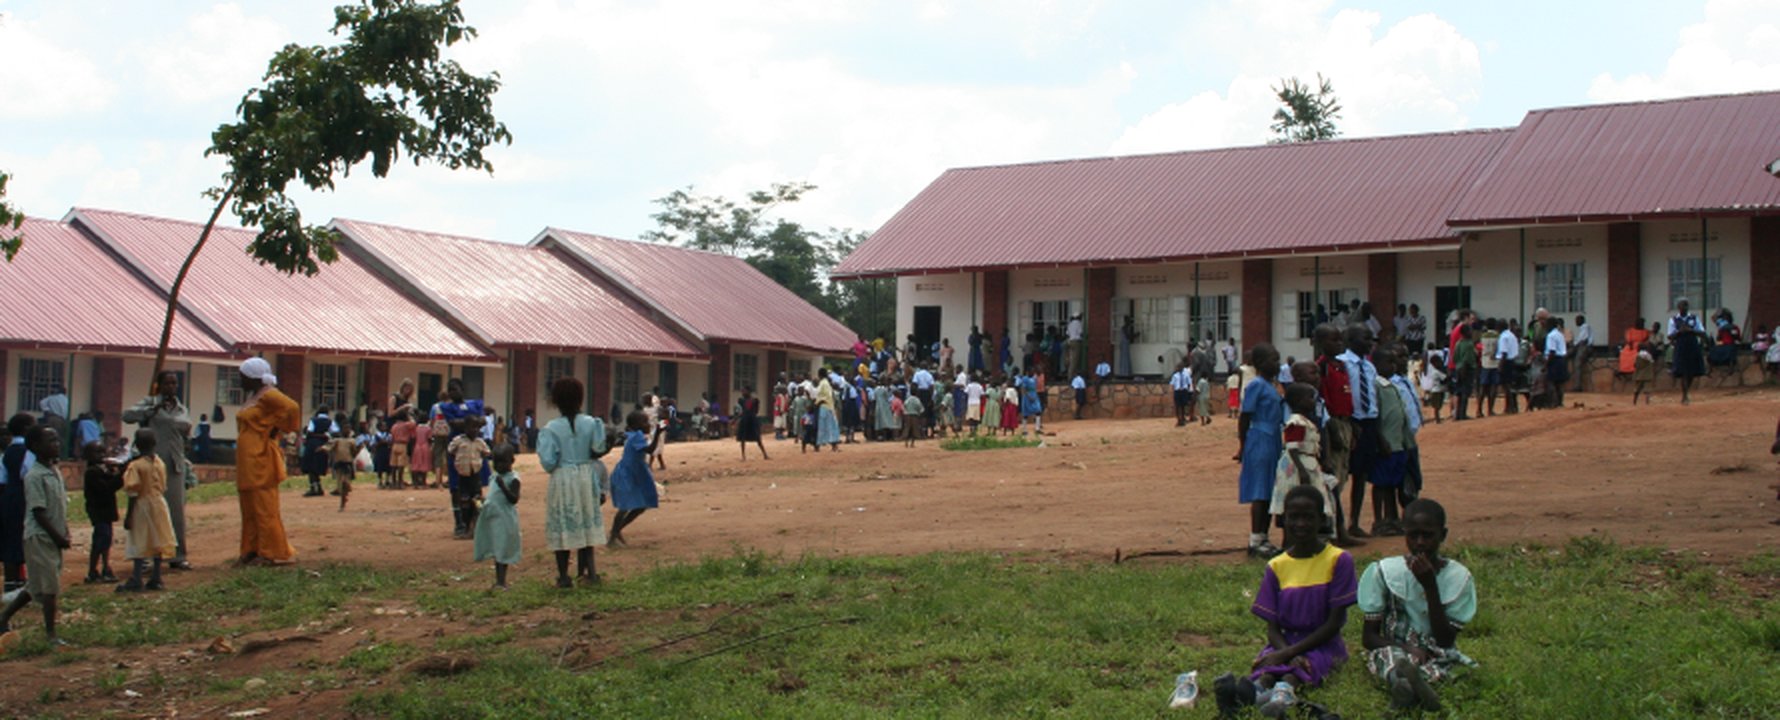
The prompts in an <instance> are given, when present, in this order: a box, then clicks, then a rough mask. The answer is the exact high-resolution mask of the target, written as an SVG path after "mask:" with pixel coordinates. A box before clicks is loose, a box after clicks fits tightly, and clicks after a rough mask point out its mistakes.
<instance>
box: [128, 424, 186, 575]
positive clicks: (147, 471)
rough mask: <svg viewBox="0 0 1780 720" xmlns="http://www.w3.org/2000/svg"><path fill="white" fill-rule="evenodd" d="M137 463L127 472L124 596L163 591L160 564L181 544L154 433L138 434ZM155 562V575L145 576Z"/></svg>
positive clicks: (144, 430) (164, 467) (165, 468)
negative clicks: (127, 573)
mask: <svg viewBox="0 0 1780 720" xmlns="http://www.w3.org/2000/svg"><path fill="white" fill-rule="evenodd" d="M135 444H136V452H137V453H140V454H139V455H137V457H136V459H135V460H131V461H130V464H129V465H128V466H126V467H125V468H124V494H125V495H128V496H130V505H129V508H128V509H126V510H125V511H124V557H126V558H129V559H130V564H131V569H130V579H129V580H125V581H124V582H123V583H122V584H120V585H118V586H117V591H118V592H122V593H132V592H142V591H143V590H159V589H161V587H162V585H161V561H162V560H167V559H171V558H172V557H173V552H174V550H175V549H176V546H177V545H178V541H177V540H176V539H175V537H174V535H173V516H172V515H171V514H169V513H168V512H167V500H166V498H164V497H162V495H164V494H165V493H166V492H167V465H166V463H163V462H161V458H160V457H159V456H157V455H155V433H154V430H152V429H149V428H142V429H140V430H137V431H136V443H135ZM150 560H153V561H154V565H153V567H154V572H153V574H151V575H149V576H148V579H147V581H146V582H144V581H143V577H142V576H143V573H145V572H147V571H148V570H149V561H150Z"/></svg>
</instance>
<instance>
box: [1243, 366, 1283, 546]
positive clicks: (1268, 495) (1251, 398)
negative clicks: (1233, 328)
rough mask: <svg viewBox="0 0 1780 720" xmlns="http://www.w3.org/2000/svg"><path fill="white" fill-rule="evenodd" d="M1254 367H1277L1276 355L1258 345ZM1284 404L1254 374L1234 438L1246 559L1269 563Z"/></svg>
mask: <svg viewBox="0 0 1780 720" xmlns="http://www.w3.org/2000/svg"><path fill="white" fill-rule="evenodd" d="M1249 360H1250V363H1251V364H1252V365H1254V366H1255V367H1264V368H1271V367H1279V351H1277V350H1274V349H1273V346H1272V345H1269V344H1267V343H1261V344H1259V345H1256V346H1255V347H1254V349H1253V350H1250V351H1249ZM1285 419H1286V418H1285V404H1284V403H1283V402H1282V401H1281V399H1280V396H1279V391H1278V390H1275V389H1274V388H1273V379H1272V377H1271V376H1269V375H1267V374H1264V373H1257V374H1256V375H1255V378H1254V379H1253V380H1250V381H1249V383H1248V386H1247V387H1245V388H1243V391H1242V415H1241V417H1240V418H1239V419H1238V420H1237V429H1236V437H1237V438H1238V439H1239V440H1240V441H1241V443H1242V448H1241V450H1239V451H1238V452H1237V453H1236V459H1237V460H1239V461H1241V463H1242V473H1241V475H1240V476H1239V483H1238V491H1237V502H1240V503H1242V504H1244V505H1248V506H1249V538H1248V554H1249V557H1258V558H1262V559H1271V558H1272V557H1273V556H1275V555H1278V554H1279V552H1280V551H1279V547H1278V546H1275V545H1274V544H1273V543H1272V542H1269V541H1268V540H1267V525H1268V523H1269V521H1270V520H1271V519H1272V515H1271V509H1272V504H1273V503H1272V501H1273V480H1274V473H1275V471H1277V470H1278V468H1279V457H1280V455H1281V453H1283V452H1285V446H1284V442H1283V441H1282V440H1281V435H1280V433H1281V432H1282V431H1283V429H1284V426H1285Z"/></svg>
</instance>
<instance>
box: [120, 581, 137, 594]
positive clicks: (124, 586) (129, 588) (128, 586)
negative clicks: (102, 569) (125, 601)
mask: <svg viewBox="0 0 1780 720" xmlns="http://www.w3.org/2000/svg"><path fill="white" fill-rule="evenodd" d="M117 592H121V593H139V592H142V581H141V580H137V579H135V578H130V579H129V580H125V581H123V582H121V583H118V585H117Z"/></svg>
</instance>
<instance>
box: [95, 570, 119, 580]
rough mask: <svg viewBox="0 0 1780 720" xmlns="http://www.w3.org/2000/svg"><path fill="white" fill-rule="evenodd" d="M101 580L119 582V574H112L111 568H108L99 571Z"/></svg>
mask: <svg viewBox="0 0 1780 720" xmlns="http://www.w3.org/2000/svg"><path fill="white" fill-rule="evenodd" d="M99 580H100V581H101V582H108V583H114V582H117V576H116V575H113V574H111V571H110V570H106V571H105V572H102V573H99Z"/></svg>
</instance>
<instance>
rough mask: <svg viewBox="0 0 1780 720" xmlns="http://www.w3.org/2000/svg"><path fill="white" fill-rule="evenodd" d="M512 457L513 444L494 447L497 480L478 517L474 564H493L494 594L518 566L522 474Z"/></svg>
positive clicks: (493, 457) (504, 584) (495, 478)
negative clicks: (516, 468)
mask: <svg viewBox="0 0 1780 720" xmlns="http://www.w3.org/2000/svg"><path fill="white" fill-rule="evenodd" d="M513 454H514V451H513V445H512V444H511V443H501V444H500V445H497V446H495V448H494V453H493V455H492V459H493V461H494V479H493V482H490V483H489V490H488V497H487V499H485V500H483V501H482V512H481V514H479V515H477V516H476V544H475V548H474V552H475V557H474V560H475V561H476V562H483V561H485V560H493V561H494V587H493V588H492V589H494V590H506V589H507V568H508V567H509V566H512V565H518V564H519V554H520V543H519V541H520V538H519V511H518V510H517V509H516V508H517V507H518V505H519V473H516V472H513ZM596 511H597V509H596Z"/></svg>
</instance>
